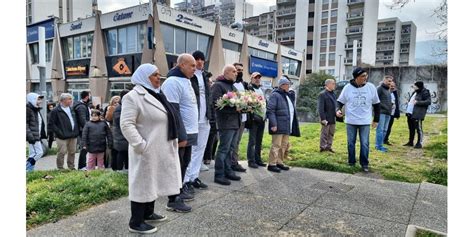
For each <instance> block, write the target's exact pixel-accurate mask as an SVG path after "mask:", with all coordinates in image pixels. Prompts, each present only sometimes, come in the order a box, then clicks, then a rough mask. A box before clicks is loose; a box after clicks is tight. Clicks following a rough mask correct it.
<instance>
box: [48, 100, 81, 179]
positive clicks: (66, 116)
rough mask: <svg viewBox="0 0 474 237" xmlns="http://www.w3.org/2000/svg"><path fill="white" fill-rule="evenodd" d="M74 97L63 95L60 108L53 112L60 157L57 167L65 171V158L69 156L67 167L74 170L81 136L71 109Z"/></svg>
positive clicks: (58, 157)
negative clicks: (78, 140) (78, 137)
mask: <svg viewBox="0 0 474 237" xmlns="http://www.w3.org/2000/svg"><path fill="white" fill-rule="evenodd" d="M71 105H72V95H71V94H69V93H62V94H61V96H60V97H59V106H57V107H56V108H54V109H53V111H51V114H50V116H51V118H50V119H51V121H50V124H51V126H52V130H53V132H54V136H55V137H56V144H57V145H58V156H57V159H56V165H57V167H58V169H64V156H65V155H66V154H67V167H68V168H69V169H71V170H73V169H74V155H75V153H76V143H77V136H79V125H78V122H77V119H76V114H75V112H74V110H73V109H72V108H71Z"/></svg>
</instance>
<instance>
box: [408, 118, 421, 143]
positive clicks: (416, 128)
mask: <svg viewBox="0 0 474 237" xmlns="http://www.w3.org/2000/svg"><path fill="white" fill-rule="evenodd" d="M407 121H408V129H409V130H410V137H409V139H408V142H409V143H413V141H414V140H415V132H416V134H418V141H417V142H416V144H422V143H423V120H422V119H413V118H412V115H411V114H407Z"/></svg>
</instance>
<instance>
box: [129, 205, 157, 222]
mask: <svg viewBox="0 0 474 237" xmlns="http://www.w3.org/2000/svg"><path fill="white" fill-rule="evenodd" d="M130 207H131V210H132V217H130V222H129V225H130V226H131V227H137V226H139V225H140V224H142V223H144V222H145V217H148V216H151V215H152V214H153V213H154V211H155V201H153V202H145V203H141V202H134V201H131V202H130Z"/></svg>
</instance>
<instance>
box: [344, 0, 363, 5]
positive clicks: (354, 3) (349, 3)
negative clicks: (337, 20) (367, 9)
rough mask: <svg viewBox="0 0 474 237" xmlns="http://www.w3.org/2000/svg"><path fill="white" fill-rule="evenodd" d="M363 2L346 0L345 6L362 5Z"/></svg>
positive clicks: (361, 0)
mask: <svg viewBox="0 0 474 237" xmlns="http://www.w3.org/2000/svg"><path fill="white" fill-rule="evenodd" d="M364 2H365V0H347V6H352V5H357V4H363V3H364Z"/></svg>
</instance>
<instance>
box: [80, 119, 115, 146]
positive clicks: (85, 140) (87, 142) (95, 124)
mask: <svg viewBox="0 0 474 237" xmlns="http://www.w3.org/2000/svg"><path fill="white" fill-rule="evenodd" d="M81 144H83V145H84V146H86V150H87V152H90V153H100V152H105V149H107V144H109V147H110V148H111V147H112V134H111V132H110V128H109V125H107V123H106V122H105V121H101V120H99V121H89V122H87V123H86V126H84V129H83V130H82V143H81Z"/></svg>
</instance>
